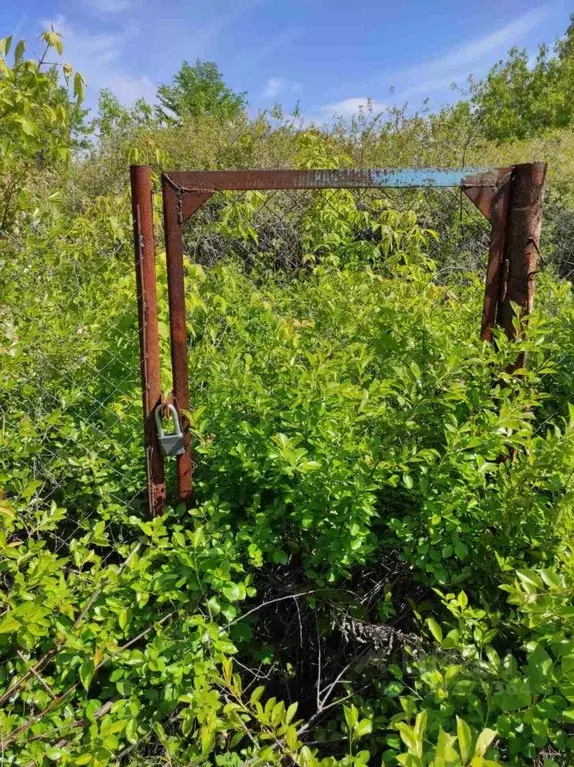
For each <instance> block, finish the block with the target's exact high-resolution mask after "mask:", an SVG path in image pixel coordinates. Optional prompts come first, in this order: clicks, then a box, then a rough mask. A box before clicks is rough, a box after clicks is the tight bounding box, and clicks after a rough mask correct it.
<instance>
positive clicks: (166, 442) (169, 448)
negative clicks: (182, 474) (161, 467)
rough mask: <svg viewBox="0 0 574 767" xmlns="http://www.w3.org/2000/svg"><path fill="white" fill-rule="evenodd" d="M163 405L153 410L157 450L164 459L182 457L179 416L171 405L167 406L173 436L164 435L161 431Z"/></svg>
mask: <svg viewBox="0 0 574 767" xmlns="http://www.w3.org/2000/svg"><path fill="white" fill-rule="evenodd" d="M163 407H164V406H163V405H161V404H160V405H158V406H157V407H156V409H155V423H156V426H157V439H158V442H159V449H160V451H161V454H162V455H163V456H164V457H166V458H167V457H169V456H175V455H183V454H184V453H185V445H184V442H183V432H182V430H181V424H180V422H179V416H178V414H177V410H176V409H175V407H174V406H173V405H168V406H167V407H168V409H169V412H170V413H171V417H172V420H173V424H174V432H173V434H166V433H165V432H164V430H163V424H162V422H161V411H162V409H163Z"/></svg>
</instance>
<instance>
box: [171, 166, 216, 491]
mask: <svg viewBox="0 0 574 767" xmlns="http://www.w3.org/2000/svg"><path fill="white" fill-rule="evenodd" d="M162 193H163V218H164V229H165V254H166V264H167V289H168V301H169V325H170V339H171V369H172V377H173V400H174V404H175V407H176V409H177V411H178V413H179V416H180V420H181V427H182V430H183V435H184V447H185V452H184V453H183V455H180V456H177V458H176V461H177V494H178V500H179V501H180V502H183V503H186V504H187V503H189V502H190V501H191V497H192V493H193V476H192V475H193V463H192V457H191V434H190V431H189V421H188V419H187V417H186V416H185V414H184V413H182V409H183V410H189V387H188V372H187V324H186V316H185V273H184V265H183V239H182V237H183V231H182V228H183V222H184V221H185V212H186V211H188V210H190V211H191V212H193V210H194V209H193V206H192V205H190V206H189V207H186V208H183V207H182V206H183V199H184V198H182V192H181V191H180V190H178V189H177V188H175V187H174V185H173V183H171V181H170V180H169V179H168V178H167V177H166V176H165V175H164V176H163V177H162ZM200 197H202V195H198V196H195V195H194V196H192V197H190V198H189V199H191V200H195V202H199V199H200ZM206 199H207V198H206ZM200 205H201V202H199V204H198V205H197V207H196V208H195V210H197V208H199V206H200ZM190 215H191V214H190Z"/></svg>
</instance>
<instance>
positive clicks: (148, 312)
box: [130, 165, 166, 516]
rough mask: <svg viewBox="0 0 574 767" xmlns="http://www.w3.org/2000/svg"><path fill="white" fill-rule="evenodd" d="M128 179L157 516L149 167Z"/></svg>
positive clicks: (152, 502) (159, 477)
mask: <svg viewBox="0 0 574 767" xmlns="http://www.w3.org/2000/svg"><path fill="white" fill-rule="evenodd" d="M130 181H131V190H132V216H133V227H134V249H135V266H136V284H137V302H138V318H139V340H140V368H141V380H142V403H143V418H144V443H145V454H146V472H147V484H148V509H149V513H150V514H151V516H156V515H158V514H161V513H162V511H163V508H164V506H165V500H166V493H165V478H164V468H163V458H162V456H161V453H160V451H159V446H158V442H157V433H156V427H155V419H154V411H155V408H156V407H157V405H158V404H159V402H160V401H161V381H160V357H159V328H158V315H157V293H156V275H155V250H154V239H153V206H152V182H151V169H150V168H148V167H147V166H144V165H132V166H131V167H130Z"/></svg>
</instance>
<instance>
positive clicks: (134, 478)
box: [0, 224, 146, 550]
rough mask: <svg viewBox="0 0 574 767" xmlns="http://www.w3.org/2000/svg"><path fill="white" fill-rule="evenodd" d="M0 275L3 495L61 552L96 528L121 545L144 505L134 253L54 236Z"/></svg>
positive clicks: (39, 240) (26, 244)
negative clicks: (129, 520) (42, 524)
mask: <svg viewBox="0 0 574 767" xmlns="http://www.w3.org/2000/svg"><path fill="white" fill-rule="evenodd" d="M76 226H78V228H76ZM128 257H129V261H128V260H127V258H128ZM0 274H1V277H0V281H1V282H2V284H3V297H2V304H1V306H0V347H1V349H2V354H1V355H0V379H1V380H0V418H1V424H2V430H1V433H0V473H1V475H2V476H1V480H0V484H1V485H2V488H3V493H4V496H5V497H6V498H9V499H15V502H16V504H17V507H18V513H19V516H20V521H21V522H23V523H24V524H26V519H27V518H28V516H29V518H30V520H32V519H36V520H37V519H38V518H42V514H44V516H45V518H46V520H47V522H46V528H47V530H46V536H47V537H48V538H51V539H53V546H54V547H55V549H56V550H59V549H61V548H62V547H64V546H66V545H67V543H68V542H69V541H70V540H71V539H73V538H77V537H78V536H81V535H85V534H88V533H91V532H92V531H93V528H94V526H95V525H96V523H97V522H101V528H103V527H104V526H105V527H106V529H107V530H108V531H109V533H110V534H111V535H112V536H113V537H116V536H120V537H121V534H122V533H121V527H122V520H125V519H126V516H127V515H129V514H130V513H134V512H138V513H139V512H141V510H142V508H143V504H145V495H146V494H145V474H144V470H143V465H142V437H141V383H140V377H139V368H138V341H137V330H138V328H137V296H136V289H135V278H134V274H133V265H132V257H131V253H130V249H129V247H125V246H124V245H123V244H122V243H118V242H116V243H114V242H113V241H112V240H110V239H109V238H108V239H107V240H106V243H105V245H102V238H98V237H97V233H96V232H94V231H92V230H90V229H89V228H88V229H85V228H84V224H82V226H81V227H80V226H79V225H76V224H72V225H71V228H70V229H69V230H65V229H63V228H62V227H60V226H54V227H51V228H48V229H47V230H43V233H38V234H36V233H35V232H34V231H31V232H29V233H28V234H27V235H26V236H23V237H21V238H19V239H16V237H15V238H14V239H13V240H12V241H11V242H9V243H6V247H5V250H4V254H1V251H0ZM64 510H65V511H64ZM38 514H40V517H38ZM50 519H52V522H49V521H48V520H50ZM57 519H60V522H59V523H57V524H56V523H55V521H56V520H57ZM30 524H31V525H32V526H33V525H34V524H38V522H37V521H36V522H32V521H30ZM101 528H100V529H101Z"/></svg>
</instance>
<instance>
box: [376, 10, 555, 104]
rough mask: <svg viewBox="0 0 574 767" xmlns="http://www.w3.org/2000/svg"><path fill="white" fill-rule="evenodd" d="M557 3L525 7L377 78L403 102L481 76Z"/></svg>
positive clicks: (395, 97) (444, 89)
mask: <svg viewBox="0 0 574 767" xmlns="http://www.w3.org/2000/svg"><path fill="white" fill-rule="evenodd" d="M556 8H557V3H555V2H552V3H547V4H546V5H541V6H539V7H538V8H535V9H533V10H530V11H527V12H526V13H524V14H522V16H519V17H518V18H517V19H515V20H514V21H511V22H510V23H509V24H505V25H504V26H503V27H500V29H497V30H495V31H494V32H490V33H489V34H487V35H483V36H482V37H477V38H474V39H471V40H468V41H466V42H463V43H460V44H459V45H456V46H455V47H454V48H451V49H450V50H449V51H446V53H445V54H444V55H442V56H438V57H436V58H433V59H429V60H428V61H423V62H421V63H420V64H416V65H415V66H413V67H409V68H407V69H403V70H399V71H396V70H395V71H393V72H388V73H386V74H384V75H383V76H382V78H380V79H379V87H380V84H381V80H383V81H384V82H386V83H388V84H389V85H390V84H391V83H392V84H394V85H396V86H398V87H397V89H396V90H397V93H396V95H395V96H394V97H393V102H394V103H397V102H403V101H405V100H406V99H408V98H411V97H412V96H420V95H423V96H426V95H427V94H428V93H431V92H437V91H446V90H448V88H450V86H451V85H452V83H453V82H457V83H458V84H461V83H463V82H465V81H466V80H467V78H468V77H469V75H471V74H474V75H478V76H482V75H483V74H484V73H485V72H486V71H487V70H488V69H489V68H490V67H491V66H492V64H493V60H494V59H495V58H496V57H503V56H504V55H505V54H506V53H507V51H508V48H509V47H511V46H512V45H517V44H518V43H519V41H520V40H521V39H522V38H523V37H524V36H525V35H527V34H528V33H529V32H531V31H532V30H533V29H536V27H537V26H538V25H539V24H540V23H541V22H542V21H544V19H546V18H548V17H549V16H550V15H551V14H552V12H553V11H554V10H555V9H556Z"/></svg>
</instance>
